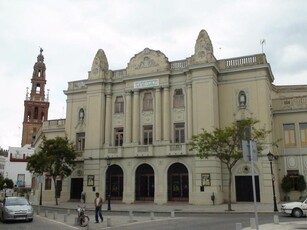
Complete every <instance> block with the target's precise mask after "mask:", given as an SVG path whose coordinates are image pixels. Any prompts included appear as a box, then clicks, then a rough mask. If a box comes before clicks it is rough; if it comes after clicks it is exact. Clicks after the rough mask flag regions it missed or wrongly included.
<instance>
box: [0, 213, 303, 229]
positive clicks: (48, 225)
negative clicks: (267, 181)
mask: <svg viewBox="0 0 307 230" xmlns="http://www.w3.org/2000/svg"><path fill="white" fill-rule="evenodd" d="M88 214H89V216H90V218H91V223H90V229H118V230H143V229H146V230H156V229H163V230H164V229H165V230H175V229H176V230H186V229H190V230H203V229H206V230H232V229H233V230H235V224H236V223H242V226H243V228H245V227H249V226H250V218H254V215H252V214H238V213H237V214H235V213H234V214H201V213H195V214H193V213H191V214H187V213H185V214H180V213H176V216H175V217H171V216H169V214H166V213H164V214H158V213H157V214H155V216H154V218H150V217H149V216H148V213H135V214H134V216H133V219H134V221H129V216H127V215H128V214H127V213H120V214H116V213H112V216H111V215H110V214H111V213H104V217H105V221H104V223H101V224H94V215H93V212H89V213H88ZM60 215H64V214H61V213H58V218H57V219H55V220H54V219H53V218H52V215H49V217H45V216H44V215H40V216H38V215H36V216H35V219H34V221H33V222H31V223H28V222H10V223H1V222H0V229H1V230H6V229H8V230H17V229H20V230H21V229H22V230H24V229H29V230H30V229H31V230H42V229H43V230H49V229H50V230H54V229H58V230H60V229H63V230H68V229H69V230H72V229H86V228H81V227H78V226H74V223H73V222H72V219H73V218H74V217H75V215H74V214H71V215H70V221H67V222H66V223H64V221H62V219H61V218H60ZM258 217H259V224H265V223H272V222H273V214H259V215H258ZM107 218H112V225H111V226H112V227H107V225H106V221H107ZM279 221H280V222H291V221H306V218H305V217H304V218H293V217H286V216H279Z"/></svg>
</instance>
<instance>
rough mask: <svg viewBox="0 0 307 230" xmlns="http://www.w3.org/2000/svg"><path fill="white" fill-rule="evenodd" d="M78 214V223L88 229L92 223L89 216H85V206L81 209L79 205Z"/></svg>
mask: <svg viewBox="0 0 307 230" xmlns="http://www.w3.org/2000/svg"><path fill="white" fill-rule="evenodd" d="M77 212H78V223H79V224H80V226H81V227H86V226H87V225H88V222H89V221H90V218H89V217H88V215H85V206H84V207H80V206H79V205H78V208H77Z"/></svg>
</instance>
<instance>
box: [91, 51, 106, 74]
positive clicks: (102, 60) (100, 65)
mask: <svg viewBox="0 0 307 230" xmlns="http://www.w3.org/2000/svg"><path fill="white" fill-rule="evenodd" d="M108 77H109V64H108V60H107V57H106V55H105V53H104V51H103V50H102V49H99V50H98V51H97V53H96V56H95V58H94V60H93V64H92V69H91V72H90V74H89V79H91V80H93V79H104V78H108Z"/></svg>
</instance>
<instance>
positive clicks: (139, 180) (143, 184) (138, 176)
mask: <svg viewBox="0 0 307 230" xmlns="http://www.w3.org/2000/svg"><path fill="white" fill-rule="evenodd" d="M154 196H155V176H154V170H153V168H152V167H151V166H150V165H148V164H142V165H140V166H139V167H138V168H137V170H136V172H135V200H137V201H153V200H154Z"/></svg>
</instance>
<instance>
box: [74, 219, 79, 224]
mask: <svg viewBox="0 0 307 230" xmlns="http://www.w3.org/2000/svg"><path fill="white" fill-rule="evenodd" d="M74 225H75V226H79V218H78V217H75V224H74Z"/></svg>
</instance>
